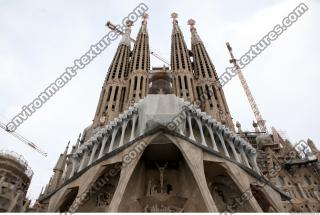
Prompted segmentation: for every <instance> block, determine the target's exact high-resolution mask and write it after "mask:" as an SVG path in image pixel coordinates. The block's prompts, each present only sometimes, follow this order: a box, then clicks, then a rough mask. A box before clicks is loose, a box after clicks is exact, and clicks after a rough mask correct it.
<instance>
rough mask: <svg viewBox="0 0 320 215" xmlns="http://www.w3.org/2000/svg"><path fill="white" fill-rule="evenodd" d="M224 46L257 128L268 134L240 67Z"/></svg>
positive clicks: (228, 45)
mask: <svg viewBox="0 0 320 215" xmlns="http://www.w3.org/2000/svg"><path fill="white" fill-rule="evenodd" d="M226 45H227V48H228V50H229V53H230V56H231V59H230V63H232V64H233V66H234V68H236V72H237V74H238V77H239V79H240V82H241V85H242V87H243V90H244V92H245V94H246V96H247V98H248V100H249V103H250V106H251V109H252V111H253V114H254V116H255V118H256V120H257V124H258V126H259V128H260V130H261V131H263V132H266V133H268V130H267V127H266V121H265V120H264V119H263V118H262V115H261V113H260V111H259V108H258V105H257V104H256V102H255V100H254V98H253V96H252V94H251V91H250V89H249V86H248V84H247V81H246V79H245V78H244V76H243V74H242V71H241V69H240V66H239V64H238V63H237V60H236V59H235V58H234V56H233V53H232V48H231V46H230V44H229V43H226Z"/></svg>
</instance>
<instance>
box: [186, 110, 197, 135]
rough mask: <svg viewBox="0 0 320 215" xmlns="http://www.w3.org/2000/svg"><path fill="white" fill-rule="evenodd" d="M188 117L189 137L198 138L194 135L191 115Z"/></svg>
mask: <svg viewBox="0 0 320 215" xmlns="http://www.w3.org/2000/svg"><path fill="white" fill-rule="evenodd" d="M187 119H188V125H189V131H190V135H189V139H191V140H193V141H195V140H196V139H195V138H194V135H193V129H192V124H191V116H190V115H188V118H187Z"/></svg>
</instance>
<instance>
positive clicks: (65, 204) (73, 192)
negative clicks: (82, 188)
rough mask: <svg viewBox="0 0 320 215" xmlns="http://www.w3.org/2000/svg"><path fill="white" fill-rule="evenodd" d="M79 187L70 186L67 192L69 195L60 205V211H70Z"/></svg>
mask: <svg viewBox="0 0 320 215" xmlns="http://www.w3.org/2000/svg"><path fill="white" fill-rule="evenodd" d="M78 190H79V188H78V187H73V188H70V191H69V192H68V193H67V195H66V196H65V197H64V198H63V199H64V201H63V202H62V203H61V205H60V207H59V209H58V210H59V212H68V211H69V209H70V207H71V205H72V204H73V202H74V200H75V199H76V197H77V195H78Z"/></svg>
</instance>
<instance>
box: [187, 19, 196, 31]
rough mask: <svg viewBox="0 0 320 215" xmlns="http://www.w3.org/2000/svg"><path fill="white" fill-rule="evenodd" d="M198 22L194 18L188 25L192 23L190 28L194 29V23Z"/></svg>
mask: <svg viewBox="0 0 320 215" xmlns="http://www.w3.org/2000/svg"><path fill="white" fill-rule="evenodd" d="M195 24H196V21H195V20H194V19H189V20H188V25H190V29H191V30H192V29H194V25H195Z"/></svg>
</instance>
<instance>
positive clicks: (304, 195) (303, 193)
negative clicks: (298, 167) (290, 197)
mask: <svg viewBox="0 0 320 215" xmlns="http://www.w3.org/2000/svg"><path fill="white" fill-rule="evenodd" d="M297 186H298V188H299V191H300V193H301V195H302V197H303V198H305V199H307V195H306V194H305V192H304V191H303V188H302V186H301V184H300V183H299V182H298V183H297Z"/></svg>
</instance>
